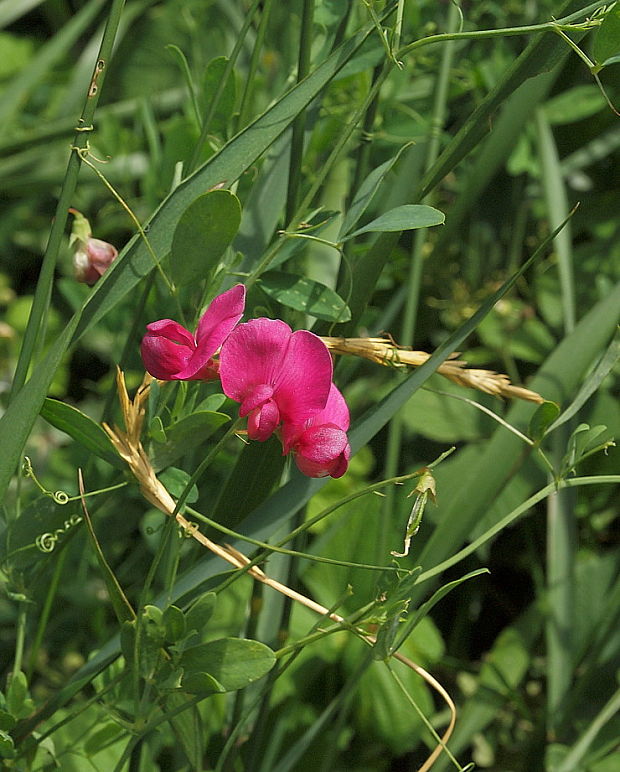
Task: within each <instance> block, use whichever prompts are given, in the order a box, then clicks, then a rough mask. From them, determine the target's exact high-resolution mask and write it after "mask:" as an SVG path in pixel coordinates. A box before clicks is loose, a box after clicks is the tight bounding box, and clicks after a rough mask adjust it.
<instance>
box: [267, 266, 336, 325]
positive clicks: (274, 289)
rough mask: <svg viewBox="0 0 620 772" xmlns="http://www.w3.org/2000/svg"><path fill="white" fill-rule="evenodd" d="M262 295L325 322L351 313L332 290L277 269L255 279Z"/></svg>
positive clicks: (333, 320)
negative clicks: (257, 280)
mask: <svg viewBox="0 0 620 772" xmlns="http://www.w3.org/2000/svg"><path fill="white" fill-rule="evenodd" d="M259 286H260V288H261V289H262V290H263V292H264V293H265V294H266V295H269V297H270V298H273V299H274V300H277V301H278V303H281V304H282V305H283V306H287V307H288V308H294V309H295V310H296V311H303V312H304V313H306V314H310V315H311V316H315V317H316V318H317V319H324V320H325V321H327V322H346V321H348V320H349V319H350V318H351V312H350V311H349V308H348V306H347V304H346V303H345V302H344V300H343V299H342V298H341V297H340V295H337V294H336V293H335V292H334V290H332V289H330V288H329V287H326V286H325V285H324V284H320V283H319V282H318V281H313V280H312V279H306V278H305V277H303V276H295V275H294V274H292V273H283V272H281V271H267V272H266V273H264V274H262V275H261V277H260V279H259Z"/></svg>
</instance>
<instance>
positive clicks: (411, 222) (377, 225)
mask: <svg viewBox="0 0 620 772" xmlns="http://www.w3.org/2000/svg"><path fill="white" fill-rule="evenodd" d="M445 219H446V216H445V215H444V213H443V212H440V211H439V210H438V209H434V208H433V207H432V206H426V204H405V205H403V206H397V207H396V208H395V209H392V210H390V211H389V212H386V213H385V214H382V215H381V216H380V217H377V219H376V220H373V221H372V222H369V223H368V225H364V226H363V227H362V228H358V230H356V231H353V233H349V234H348V235H347V236H345V238H344V239H343V241H348V240H349V239H352V238H355V236H359V235H360V234H361V233H370V232H373V231H378V232H380V233H386V232H390V231H410V230H415V229H416V228H430V227H432V226H433V225H442V224H443V222H444V221H445Z"/></svg>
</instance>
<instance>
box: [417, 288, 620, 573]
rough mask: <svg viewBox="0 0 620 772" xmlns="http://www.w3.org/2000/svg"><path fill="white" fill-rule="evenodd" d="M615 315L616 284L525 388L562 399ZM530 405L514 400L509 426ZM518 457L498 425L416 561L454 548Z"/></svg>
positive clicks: (524, 418) (619, 296) (435, 559)
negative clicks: (528, 387) (515, 402)
mask: <svg viewBox="0 0 620 772" xmlns="http://www.w3.org/2000/svg"><path fill="white" fill-rule="evenodd" d="M619 315H620V284H618V285H616V287H615V288H614V290H613V291H612V292H611V293H610V294H609V295H608V296H607V297H606V298H604V299H603V300H600V301H599V302H598V303H597V304H596V305H595V306H594V307H593V308H592V309H591V310H590V312H589V313H588V314H587V315H586V316H585V317H584V318H583V319H582V320H581V321H580V322H579V323H578V324H577V325H576V327H575V329H574V331H573V332H572V333H571V334H570V335H568V336H567V337H566V338H564V340H563V341H562V342H561V343H560V344H559V346H558V347H557V348H556V349H555V351H554V352H553V353H552V354H551V355H550V356H549V358H548V359H547V360H546V361H545V363H544V364H543V365H542V367H541V368H540V370H539V371H538V373H537V374H536V376H535V377H534V379H533V380H532V382H531V384H529V386H530V388H532V389H533V390H534V391H537V392H538V393H539V394H542V395H543V396H544V397H545V398H546V399H547V400H552V401H554V402H558V403H560V404H561V402H562V401H564V400H566V399H567V398H569V397H570V395H571V394H572V393H573V391H574V390H575V389H576V388H577V386H578V385H579V384H580V382H581V379H582V378H583V374H584V372H586V371H587V369H588V368H589V367H590V366H591V364H592V361H593V360H594V359H595V358H596V356H597V354H598V352H599V351H600V349H601V348H602V347H603V346H604V345H605V344H606V343H607V340H608V339H609V336H610V335H611V334H613V331H614V329H615V327H616V324H617V320H618V317H619ZM531 413H532V405H531V404H529V403H528V404H526V403H523V402H521V403H518V404H515V405H513V407H512V408H511V410H510V411H509V413H508V415H507V416H506V420H507V421H508V423H510V424H512V425H513V426H517V427H518V426H524V425H527V422H528V420H529V418H530V417H531ZM520 457H521V458H523V444H522V441H521V440H520V439H519V438H518V437H515V436H514V434H512V433H511V432H509V431H507V430H506V429H504V428H503V427H500V428H498V429H497V430H496V432H495V433H494V435H493V437H492V438H491V440H490V441H489V442H488V443H487V445H486V447H485V448H484V451H483V453H482V454H481V455H480V458H479V460H478V462H477V463H474V464H472V466H471V468H470V470H469V472H468V475H467V478H466V479H465V480H461V481H460V484H459V486H458V488H456V489H455V490H453V491H450V492H449V493H450V495H447V496H444V497H442V499H441V500H440V502H439V504H438V507H437V511H436V515H437V519H436V522H437V523H438V525H437V527H436V528H435V530H434V532H433V533H432V534H431V536H430V538H429V540H428V541H427V543H426V544H425V546H424V549H423V550H422V553H421V554H420V555H419V556H418V557H417V558H416V561H417V562H419V563H421V564H422V565H423V566H425V567H429V568H430V567H431V566H435V565H437V564H438V563H440V562H441V561H442V560H444V559H445V558H446V557H447V556H448V555H449V554H451V553H452V552H454V551H455V550H457V549H458V548H459V547H460V545H462V543H463V541H464V540H466V539H467V537H468V535H469V534H470V533H471V532H472V530H473V529H474V527H475V524H476V522H477V521H478V519H479V518H480V514H481V513H482V512H486V511H487V509H488V508H489V506H490V505H491V503H492V502H493V500H494V499H495V498H496V496H497V495H498V493H499V491H500V490H501V489H502V488H503V487H504V486H505V485H506V482H507V480H508V479H509V478H510V477H511V476H512V475H513V474H515V472H516V467H515V464H514V459H515V458H520Z"/></svg>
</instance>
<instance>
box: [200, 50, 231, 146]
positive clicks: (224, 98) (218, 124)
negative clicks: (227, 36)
mask: <svg viewBox="0 0 620 772" xmlns="http://www.w3.org/2000/svg"><path fill="white" fill-rule="evenodd" d="M227 65H228V58H227V57H225V56H218V57H216V58H215V59H211V61H210V62H209V64H207V66H206V68H205V73H204V79H203V82H202V88H203V93H204V105H205V106H204V112H203V115H205V116H207V115H208V114H209V113H210V111H211V106H212V104H213V100H214V98H215V96H216V94H217V92H218V90H219V87H220V83H221V80H222V78H223V77H224V73H225V72H226V67H227ZM235 99H236V88H235V78H234V72H233V73H231V77H229V78H228V79H227V81H226V84H225V86H224V89H223V90H222V93H221V94H220V96H219V99H218V103H217V107H216V108H215V112H214V113H213V115H212V116H211V120H210V121H209V132H210V133H212V134H221V133H223V132H224V131H225V130H226V127H227V126H228V122H229V121H230V118H231V116H232V114H233V111H234V109H235Z"/></svg>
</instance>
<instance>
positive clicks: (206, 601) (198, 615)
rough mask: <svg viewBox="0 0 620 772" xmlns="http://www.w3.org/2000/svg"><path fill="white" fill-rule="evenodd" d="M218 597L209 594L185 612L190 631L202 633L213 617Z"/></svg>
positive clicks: (202, 596)
mask: <svg viewBox="0 0 620 772" xmlns="http://www.w3.org/2000/svg"><path fill="white" fill-rule="evenodd" d="M216 603H217V595H216V594H215V593H214V592H207V593H205V594H204V595H201V596H200V597H199V598H198V599H197V600H195V601H194V602H193V603H192V605H191V606H190V607H189V608H188V609H187V611H186V612H185V624H186V628H187V630H188V631H190V630H196V631H197V632H198V633H202V631H203V630H204V628H205V626H206V624H207V622H208V621H209V620H210V619H211V617H212V616H213V612H214V611H215V604H216Z"/></svg>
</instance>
